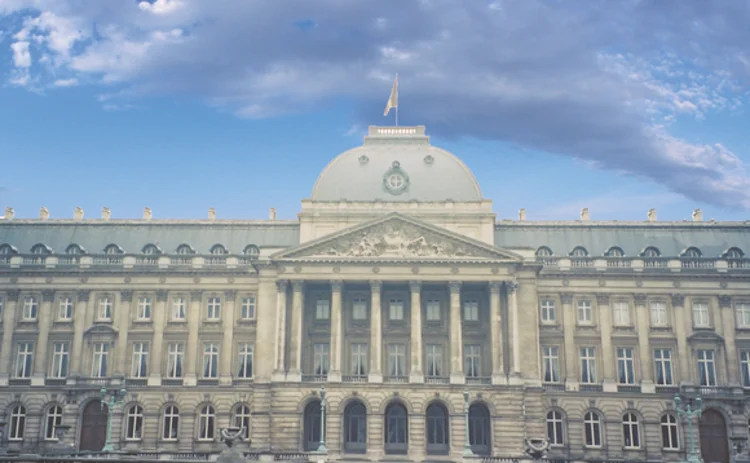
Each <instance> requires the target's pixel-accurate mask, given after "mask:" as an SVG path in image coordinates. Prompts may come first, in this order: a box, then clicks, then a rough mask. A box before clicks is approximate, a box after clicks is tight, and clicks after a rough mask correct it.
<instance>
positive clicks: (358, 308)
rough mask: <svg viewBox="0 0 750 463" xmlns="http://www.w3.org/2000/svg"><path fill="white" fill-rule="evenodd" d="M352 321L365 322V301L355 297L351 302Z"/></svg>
mask: <svg viewBox="0 0 750 463" xmlns="http://www.w3.org/2000/svg"><path fill="white" fill-rule="evenodd" d="M352 319H353V320H367V299H365V298H363V297H355V298H354V299H353V300H352Z"/></svg>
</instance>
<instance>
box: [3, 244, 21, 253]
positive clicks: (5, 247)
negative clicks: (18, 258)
mask: <svg viewBox="0 0 750 463" xmlns="http://www.w3.org/2000/svg"><path fill="white" fill-rule="evenodd" d="M16 252H17V251H16V250H15V248H13V246H11V245H9V244H2V245H0V255H3V256H9V255H11V254H16Z"/></svg>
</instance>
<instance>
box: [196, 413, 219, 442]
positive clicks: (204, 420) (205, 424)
mask: <svg viewBox="0 0 750 463" xmlns="http://www.w3.org/2000/svg"><path fill="white" fill-rule="evenodd" d="M215 432H216V410H214V407H212V406H210V405H206V406H205V407H203V408H201V413H200V416H199V417H198V440H202V441H208V440H214V438H215V437H216V435H215Z"/></svg>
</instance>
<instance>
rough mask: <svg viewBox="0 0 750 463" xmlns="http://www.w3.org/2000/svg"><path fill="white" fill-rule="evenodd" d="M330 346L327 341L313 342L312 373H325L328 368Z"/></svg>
mask: <svg viewBox="0 0 750 463" xmlns="http://www.w3.org/2000/svg"><path fill="white" fill-rule="evenodd" d="M330 358H331V355H330V346H329V344H328V343H327V342H325V343H323V342H321V343H317V344H313V374H314V375H319V376H323V375H327V374H328V369H329V368H330Z"/></svg>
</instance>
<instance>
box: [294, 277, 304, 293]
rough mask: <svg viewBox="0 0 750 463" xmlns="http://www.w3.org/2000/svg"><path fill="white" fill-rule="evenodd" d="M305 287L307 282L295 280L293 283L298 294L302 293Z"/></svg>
mask: <svg viewBox="0 0 750 463" xmlns="http://www.w3.org/2000/svg"><path fill="white" fill-rule="evenodd" d="M304 287H305V282H304V281H301V280H294V281H293V282H292V289H293V290H294V292H296V293H300V292H302V289H303V288H304Z"/></svg>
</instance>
